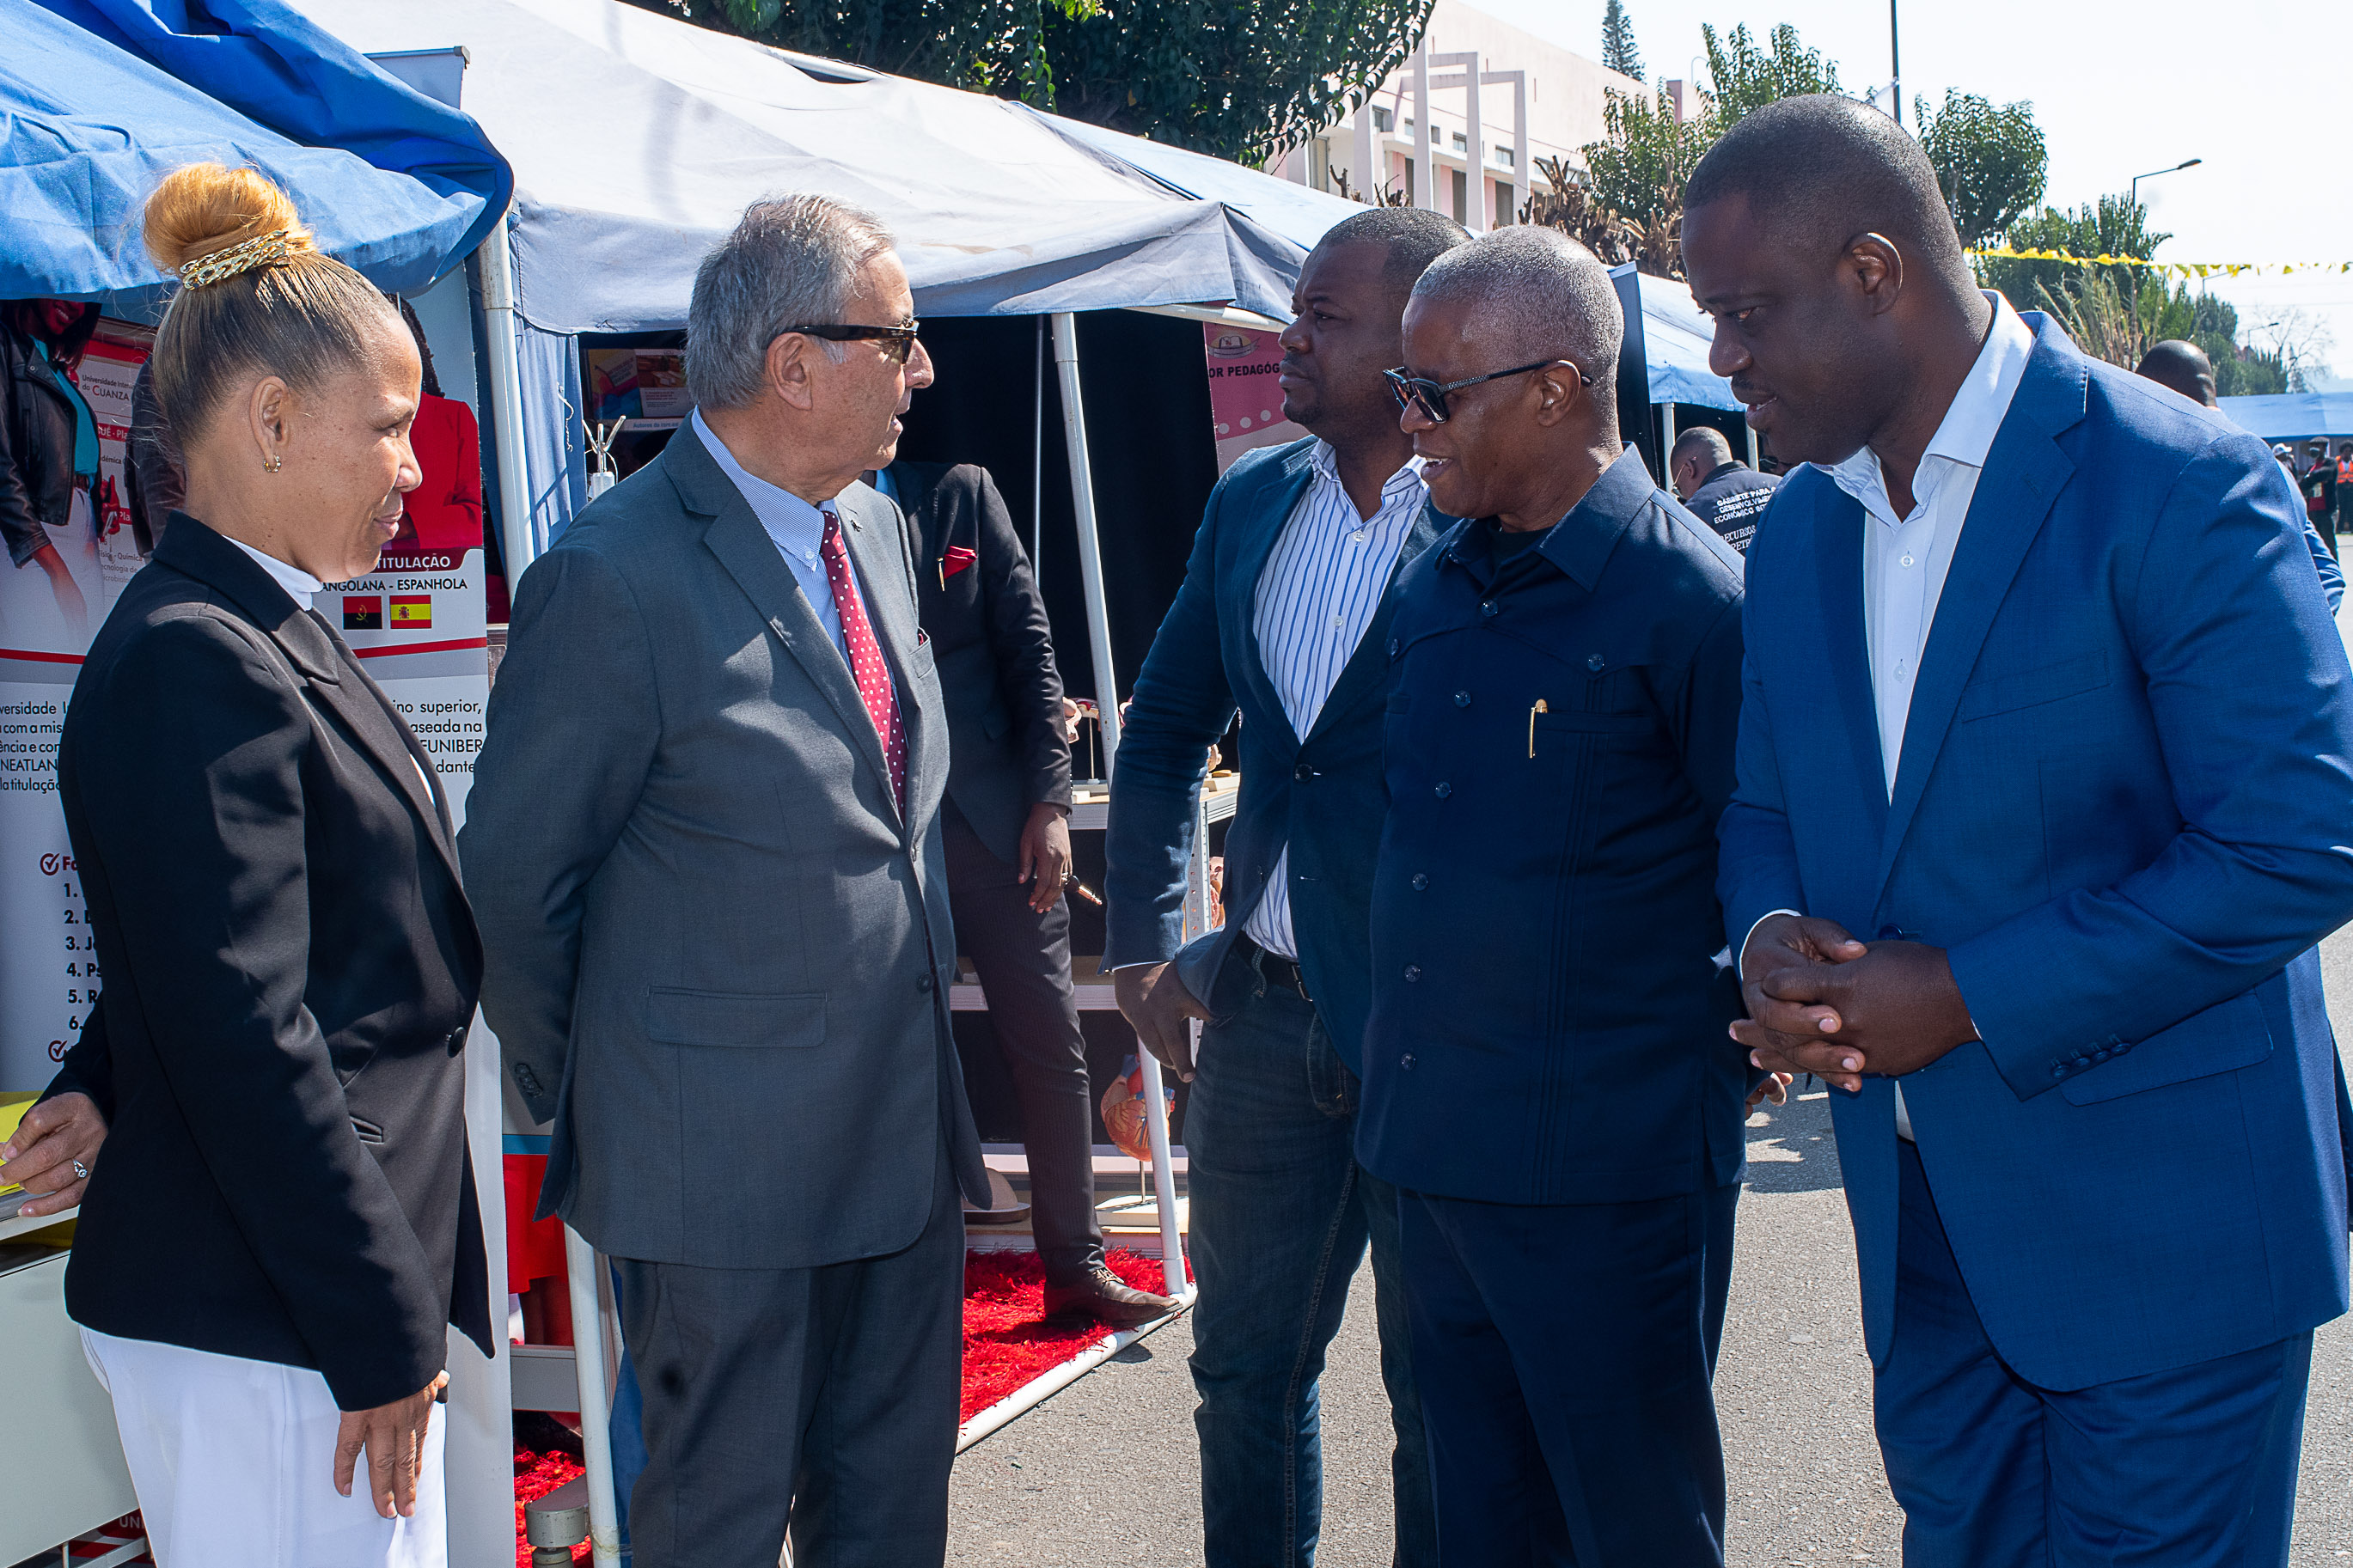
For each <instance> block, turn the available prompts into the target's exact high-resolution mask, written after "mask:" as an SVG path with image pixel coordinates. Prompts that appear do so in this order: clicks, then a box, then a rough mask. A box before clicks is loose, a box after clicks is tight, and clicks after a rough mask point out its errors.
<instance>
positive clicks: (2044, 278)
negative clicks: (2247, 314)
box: [1978, 196, 2301, 397]
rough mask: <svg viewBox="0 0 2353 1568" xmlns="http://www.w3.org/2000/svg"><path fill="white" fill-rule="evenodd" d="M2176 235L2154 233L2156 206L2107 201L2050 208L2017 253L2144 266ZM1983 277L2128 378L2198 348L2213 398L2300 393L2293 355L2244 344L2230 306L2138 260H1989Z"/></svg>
mask: <svg viewBox="0 0 2353 1568" xmlns="http://www.w3.org/2000/svg"><path fill="white" fill-rule="evenodd" d="M2170 238H2172V236H2171V235H2168V234H2165V233H2162V232H2160V231H2158V230H2154V229H2151V228H2150V227H2149V226H2148V208H2147V205H2142V204H2138V203H2136V202H2134V201H2133V200H2132V199H2131V198H2130V197H2128V196H2102V197H2101V198H2100V199H2099V200H2098V201H2097V202H2096V203H2088V204H2086V205H2083V206H2080V207H2075V208H2073V209H2071V210H2068V211H2064V212H2063V211H2061V210H2060V209H2058V208H2056V207H2044V208H2043V209H2042V211H2041V212H2039V213H2036V214H2035V215H2034V216H2031V217H2028V218H2024V219H2021V220H2020V221H2019V222H2017V223H2015V224H2012V225H2011V226H2010V234H2009V248H2010V249H2012V250H2054V251H2058V252H2059V253H2061V254H2062V255H2065V256H2081V257H2094V256H2116V257H2126V258H2137V259H2142V260H2146V259H2147V258H2149V257H2150V256H2153V255H2155V254H2156V252H2157V247H2158V246H2160V245H2163V244H2164V243H2165V242H2166V241H2167V240H2168V239H2170ZM1978 275H1979V276H1980V277H1981V278H1983V279H1984V280H1985V282H1986V283H1987V285H1988V286H1989V287H1991V288H1995V289H2000V290H2001V292H2002V294H2003V296H2004V297H2005V298H2007V299H2008V300H2010V303H2011V304H2013V305H2015V306H2017V307H2018V308H2019V309H2020V310H2045V311H2048V312H2049V313H2050V314H2051V316H2052V319H2054V320H2055V321H2058V323H2059V324H2060V326H2062V327H2063V328H2064V329H2065V330H2066V332H2067V335H2068V336H2069V337H2071V338H2073V339H2074V340H2075V344H2076V346H2077V347H2079V348H2081V349H2082V350H2083V351H2084V353H2088V354H2090V355H2092V356H2093V357H2094V358H2095V359H2104V360H2106V361H2107V362H2108V363H2110V364H2115V365H2121V366H2123V367H2124V368H2125V369H2126V370H2130V369H2133V368H2135V367H2137V365H2139V363H2140V362H2141V359H2142V356H2144V355H2145V354H2147V353H2148V351H2149V350H2150V349H2151V348H2152V347H2154V346H2156V345H2157V344H2158V343H2161V342H2165V341H2166V340H2168V339H2169V338H2179V339H2181V340H2183V341H2184V342H2192V343H2196V344H2197V345H2198V346H2199V347H2200V348H2201V349H2203V350H2204V351H2205V352H2206V357H2207V358H2208V359H2210V360H2211V361H2213V362H2214V390H2215V392H2216V393H2217V394H2219V395H2221V396H2224V397H2237V396H2242V395H2251V394H2259V393H2273V392H2294V391H2298V390H2301V387H2300V385H2299V383H2300V381H2301V377H2300V375H2299V374H2298V373H2297V370H2296V367H2295V363H2293V362H2292V356H2290V355H2289V354H2287V353H2284V350H2283V348H2282V346H2281V345H2279V344H2277V343H2274V345H2273V346H2271V347H2270V348H2268V349H2263V348H2257V347H2253V346H2250V345H2248V344H2245V343H2242V342H2241V341H2240V339H2241V332H2240V322H2239V312H2238V310H2236V309H2235V308H2234V307H2233V306H2232V304H2231V302H2230V301H2229V300H2222V299H2218V298H2217V297H2215V296H2214V295H2212V294H2210V293H2206V292H2203V291H2202V290H2201V291H2200V292H2198V293H2194V294H2193V293H2192V292H2190V289H2189V284H2188V283H2187V282H2180V281H2173V280H2169V279H2168V278H2167V277H2166V275H2165V274H2163V273H2161V272H2159V271H2158V270H2157V269H2156V268H2148V267H2136V266H2133V265H2132V264H2131V262H2130V261H2123V262H2109V263H2103V264H2097V265H2093V266H2076V265H2073V264H2071V263H2067V262H2063V261H2022V260H2016V259H2012V258H2008V257H1985V258H1980V259H1979V261H1978Z"/></svg>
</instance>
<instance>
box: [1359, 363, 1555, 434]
mask: <svg viewBox="0 0 2353 1568" xmlns="http://www.w3.org/2000/svg"><path fill="white" fill-rule="evenodd" d="M1556 364H1565V365H1567V366H1568V368H1569V369H1571V370H1573V371H1576V372H1577V381H1578V382H1579V383H1580V384H1584V385H1586V386H1591V385H1592V384H1593V378H1592V377H1591V376H1589V375H1588V374H1585V372H1584V370H1583V369H1581V368H1580V367H1579V366H1578V365H1577V362H1576V361H1575V360H1566V359H1540V360H1538V361H1536V363H1534V364H1523V365H1514V366H1513V367H1512V368H1511V369H1510V370H1499V371H1493V372H1491V373H1490V374H1486V375H1474V376H1470V377H1467V378H1465V379H1464V380H1461V381H1449V382H1443V383H1441V382H1435V381H1432V380H1430V378H1429V377H1428V376H1423V375H1408V374H1406V373H1405V366H1403V365H1399V366H1398V367H1397V369H1395V370H1385V371H1383V372H1381V374H1383V375H1385V376H1388V378H1389V393H1390V395H1392V396H1394V397H1395V398H1396V399H1397V405H1398V413H1400V414H1403V413H1405V412H1406V411H1407V410H1408V409H1409V408H1411V407H1412V406H1413V405H1415V404H1417V403H1419V404H1420V405H1421V411H1422V413H1423V414H1425V415H1427V416H1429V418H1430V423H1431V424H1433V425H1443V424H1445V423H1446V421H1447V419H1448V417H1449V416H1448V414H1447V410H1446V395H1447V394H1448V393H1450V392H1460V391H1461V390H1462V389H1463V388H1464V387H1466V386H1476V385H1478V384H1480V383H1481V382H1482V381H1501V380H1503V379H1504V377H1505V376H1507V375H1525V374H1528V372H1530V371H1532V370H1550V369H1551V368H1552V367H1553V366H1554V365H1556Z"/></svg>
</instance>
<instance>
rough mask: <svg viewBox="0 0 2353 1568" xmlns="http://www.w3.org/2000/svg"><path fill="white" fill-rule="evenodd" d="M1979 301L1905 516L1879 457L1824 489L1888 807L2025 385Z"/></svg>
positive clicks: (1837, 471)
mask: <svg viewBox="0 0 2353 1568" xmlns="http://www.w3.org/2000/svg"><path fill="white" fill-rule="evenodd" d="M1986 299H1987V300H1989V301H1990V302H1991V303H1992V305H1993V329H1992V330H1991V331H1989V332H1988V333H1987V334H1986V341H1985V346H1984V347H1983V348H1980V349H1979V350H1978V357H1977V363H1974V364H1972V365H1971V366H1969V374H1968V379H1966V380H1964V381H1963V382H1962V383H1961V387H1960V390H1959V391H1958V392H1956V393H1955V394H1953V401H1952V403H1951V404H1950V405H1948V406H1947V408H1946V410H1945V417H1944V419H1943V420H1942V421H1941V422H1940V423H1939V424H1938V425H1937V426H1936V435H1934V436H1932V437H1929V439H1928V449H1927V451H1926V453H1925V454H1923V455H1922V457H1921V458H1920V467H1919V469H1918V470H1917V471H1916V472H1915V473H1914V474H1913V476H1912V510H1911V512H1910V513H1909V515H1907V516H1905V517H1901V518H1899V517H1897V516H1896V515H1895V506H1894V502H1893V501H1891V500H1889V499H1888V495H1887V479H1886V476H1885V475H1884V474H1883V473H1882V472H1881V471H1880V468H1879V455H1878V454H1877V453H1876V452H1873V450H1872V449H1871V448H1870V447H1864V448H1862V450H1861V451H1859V452H1857V453H1856V454H1855V455H1854V456H1853V457H1852V458H1848V459H1847V460H1846V461H1845V462H1843V463H1841V464H1839V465H1838V466H1837V467H1835V468H1831V469H1830V470H1829V473H1830V476H1831V480H1832V481H1833V482H1835V483H1836V484H1837V486H1838V488H1839V489H1842V490H1844V491H1845V492H1846V493H1847V494H1849V495H1851V496H1852V497H1853V498H1854V499H1855V500H1858V501H1860V502H1862V510H1863V512H1864V513H1865V515H1867V516H1868V517H1869V518H1870V520H1871V521H1870V523H1869V524H1868V525H1867V526H1866V527H1865V528H1864V529H1863V533H1862V628H1863V647H1864V649H1865V652H1866V655H1867V657H1868V658H1869V660H1870V664H1871V689H1872V695H1873V699H1874V700H1875V702H1876V704H1877V706H1878V710H1879V757H1880V766H1881V768H1882V770H1883V772H1884V773H1885V774H1886V778H1887V794H1888V796H1889V798H1891V799H1893V798H1894V794H1895V770H1896V768H1897V766H1898V765H1899V764H1900V763H1902V762H1903V759H1904V726H1905V721H1907V720H1908V719H1909V718H1910V717H1911V714H1912V688H1913V685H1914V683H1915V681H1917V680H1918V679H1919V677H1920V656H1921V654H1923V653H1924V652H1926V650H1927V647H1928V633H1929V632H1930V630H1932V629H1933V628H1934V627H1935V626H1936V605H1937V603H1938V601H1939V600H1941V599H1942V598H1943V597H1944V594H1945V577H1946V574H1947V573H1949V572H1950V571H1951V570H1952V566H1953V552H1954V551H1955V550H1956V549H1957V547H1958V546H1959V544H1960V539H1961V526H1962V524H1963V523H1965V522H1966V521H1968V513H1969V502H1970V501H1971V500H1974V499H1976V496H1977V493H1978V475H1979V474H1981V473H1983V472H1984V471H1985V464H1986V456H1987V454H1988V453H1989V452H1990V451H1991V450H1992V449H1993V438H1994V436H1995V435H1996V434H1997V433H1998V432H1999V431H2000V429H2001V422H2002V420H2003V418H2004V417H2005V416H2008V415H2009V413H2010V399H2011V398H2013V397H2015V396H2017V395H2018V386H2019V383H2021V381H2023V380H2025V379H2026V362H2027V360H2028V359H2029V358H2030V357H2031V356H2032V354H2033V353H2034V333H2033V332H2032V331H2030V330H2029V329H2028V327H2027V325H2026V323H2025V322H2024V321H2021V320H2019V316H2018V312H2017V311H2016V310H2011V309H2010V301H2009V300H2005V299H2003V298H2002V297H2001V296H2000V294H1998V293H1995V292H1994V291H1993V290H1991V289H1988V290H1987V291H1986ZM1865 940H1869V939H1868V938H1866V939H1865ZM1895 1133H1896V1136H1897V1137H1899V1138H1904V1139H1906V1140H1909V1139H1910V1138H1911V1137H1912V1115H1911V1112H1910V1111H1909V1110H1907V1109H1905V1104H1904V1086H1903V1085H1902V1084H1900V1083H1899V1084H1897V1085H1896V1086H1895Z"/></svg>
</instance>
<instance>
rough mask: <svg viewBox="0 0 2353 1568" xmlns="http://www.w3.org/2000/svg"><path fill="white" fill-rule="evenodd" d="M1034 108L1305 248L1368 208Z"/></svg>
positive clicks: (1087, 142) (1056, 125)
mask: <svg viewBox="0 0 2353 1568" xmlns="http://www.w3.org/2000/svg"><path fill="white" fill-rule="evenodd" d="M1029 112H1030V113H1031V114H1033V115H1036V117H1037V119H1038V121H1039V123H1041V124H1043V125H1045V126H1047V127H1049V128H1050V129H1051V130H1052V131H1053V132H1054V133H1055V134H1056V135H1058V136H1061V137H1063V138H1065V139H1066V140H1069V141H1072V142H1078V143H1079V144H1081V145H1082V146H1085V147H1089V148H1092V149H1093V150H1094V151H1096V152H1098V153H1102V154H1103V155H1104V156H1105V157H1107V158H1114V159H1117V160H1118V161H1119V162H1120V163H1123V164H1124V165H1126V166H1128V167H1131V168H1134V169H1136V170H1138V171H1139V172H1141V173H1142V174H1145V175H1147V176H1149V177H1150V178H1152V179H1154V180H1155V181H1157V182H1159V183H1160V184H1164V185H1166V186H1168V187H1169V188H1170V189H1171V190H1174V191H1176V192H1177V193H1178V194H1179V195H1187V196H1190V197H1192V198H1194V199H1195V200H1197V201H1204V202H1223V203H1225V204H1226V205H1228V206H1229V207H1231V208H1232V209H1233V210H1234V211H1236V212H1238V213H1240V214H1241V215H1242V216H1245V217H1248V218H1250V219H1251V220H1252V221H1254V222H1256V223H1257V224H1259V225H1260V226H1262V227H1266V228H1271V229H1272V230H1273V231H1274V232H1275V233H1277V234H1279V235H1281V236H1282V237H1283V238H1285V239H1287V240H1289V241H1291V242H1292V243H1293V245H1296V246H1298V247H1300V248H1302V249H1303V250H1312V249H1314V247H1315V242H1316V241H1317V240H1319V239H1322V238H1323V237H1324V230H1326V229H1328V228H1330V227H1331V226H1333V225H1334V224H1335V223H1338V222H1339V221H1340V220H1341V219H1342V218H1345V217H1346V216H1349V215H1350V214H1352V213H1359V212H1362V211H1364V210H1365V209H1364V206H1363V205H1362V204H1361V203H1357V202H1353V201H1350V200H1349V199H1348V198H1347V197H1345V196H1337V195H1332V194H1331V193H1330V192H1328V191H1319V190H1316V189H1315V188H1314V186H1312V185H1302V184H1293V183H1292V182H1291V181H1289V180H1278V179H1273V178H1271V177H1270V176H1268V175H1266V174H1261V173H1260V172H1259V171H1258V170H1256V169H1247V168H1244V167H1243V166H1242V165H1241V164H1240V163H1229V162H1228V161H1227V160H1225V159H1223V158H1212V157H1210V156H1209V155H1208V153H1196V152H1193V151H1191V150H1190V149H1189V148H1185V147H1172V146H1169V145H1167V144H1166V143H1165V142H1146V141H1145V140H1144V139H1143V138H1142V137H1140V136H1124V135H1122V134H1121V133H1120V132H1116V131H1106V130H1104V129H1103V127H1102V126H1100V125H1090V124H1088V123H1087V122H1086V121H1082V120H1065V119H1062V118H1061V117H1060V116H1059V115H1052V114H1039V113H1038V112H1037V110H1030V111H1029Z"/></svg>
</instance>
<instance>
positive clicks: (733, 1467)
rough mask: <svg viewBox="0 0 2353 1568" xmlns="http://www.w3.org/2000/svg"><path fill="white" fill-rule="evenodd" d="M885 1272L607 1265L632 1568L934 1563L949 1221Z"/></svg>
mask: <svg viewBox="0 0 2353 1568" xmlns="http://www.w3.org/2000/svg"><path fill="white" fill-rule="evenodd" d="M936 1159H937V1163H938V1174H937V1176H936V1178H935V1186H936V1196H935V1198H934V1205H933V1209H932V1217H931V1220H930V1223H929V1224H927V1225H926V1226H924V1229H923V1235H922V1236H921V1237H917V1238H916V1240H915V1242H914V1244H913V1246H911V1247H907V1248H906V1249H905V1250H903V1251H901V1252H895V1253H892V1254H891V1255H889V1256H888V1257H884V1258H863V1259H860V1260H859V1261H857V1262H853V1263H836V1264H830V1265H828V1266H826V1267H824V1268H693V1267H691V1266H688V1265H684V1264H676V1263H648V1262H641V1261H638V1260H636V1259H632V1258H615V1259H613V1267H614V1268H615V1270H616V1271H617V1273H618V1274H619V1275H620V1277H621V1320H622V1331H623V1332H624V1334H625V1335H626V1337H627V1339H628V1345H629V1353H630V1357H631V1359H632V1360H633V1361H634V1362H635V1363H636V1366H637V1373H638V1384H639V1387H640V1388H641V1389H642V1390H643V1393H644V1396H645V1418H644V1426H645V1438H646V1447H647V1450H648V1453H649V1459H648V1462H647V1465H646V1469H645V1473H644V1474H643V1475H642V1476H640V1477H639V1478H638V1484H637V1488H636V1489H635V1490H634V1491H633V1492H632V1493H631V1495H630V1500H629V1536H630V1545H631V1551H632V1553H633V1558H634V1561H635V1563H636V1564H637V1568H776V1558H777V1555H778V1553H779V1552H780V1551H781V1550H782V1548H783V1546H784V1542H785V1536H786V1530H787V1529H788V1528H789V1530H790V1531H791V1534H792V1544H793V1563H794V1568H920V1565H922V1564H925V1563H940V1562H941V1561H942V1560H943V1559H944V1557H945V1556H946V1553H947V1529H948V1469H949V1467H950V1465H951V1464H952V1463H953V1462H954V1460H955V1433H956V1411H957V1405H958V1402H959V1397H960V1387H961V1378H962V1373H963V1361H964V1339H963V1302H964V1211H963V1205H962V1204H961V1203H959V1202H958V1198H957V1194H956V1188H955V1179H954V1178H953V1177H952V1176H951V1175H950V1174H949V1173H948V1165H947V1156H946V1153H945V1152H944V1151H942V1152H941V1153H940V1154H939V1155H938V1156H936Z"/></svg>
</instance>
